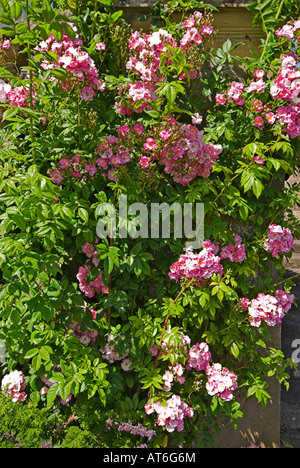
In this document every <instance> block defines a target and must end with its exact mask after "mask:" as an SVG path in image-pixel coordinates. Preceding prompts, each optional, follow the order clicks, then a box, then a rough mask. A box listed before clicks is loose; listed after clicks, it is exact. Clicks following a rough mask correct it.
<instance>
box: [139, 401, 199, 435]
mask: <svg viewBox="0 0 300 468" xmlns="http://www.w3.org/2000/svg"><path fill="white" fill-rule="evenodd" d="M145 412H146V414H152V413H154V412H156V413H157V415H158V418H157V424H158V425H159V426H164V427H165V428H166V431H168V432H174V431H175V429H176V430H177V431H178V432H180V431H182V430H183V429H184V419H185V418H186V417H189V418H191V417H193V415H194V410H193V408H191V407H189V406H188V405H187V404H186V403H185V402H184V401H183V400H182V399H181V398H180V396H179V395H172V396H171V397H170V398H169V399H168V400H167V404H166V405H164V404H162V403H161V402H160V401H158V402H157V403H154V401H153V400H152V401H151V402H150V403H146V405H145Z"/></svg>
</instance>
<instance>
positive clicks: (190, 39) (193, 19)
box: [180, 11, 214, 52]
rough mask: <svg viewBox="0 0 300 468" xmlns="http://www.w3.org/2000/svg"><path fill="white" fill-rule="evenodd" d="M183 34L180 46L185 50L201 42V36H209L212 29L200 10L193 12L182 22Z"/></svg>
mask: <svg viewBox="0 0 300 468" xmlns="http://www.w3.org/2000/svg"><path fill="white" fill-rule="evenodd" d="M183 26H184V31H183V32H184V35H183V37H182V39H181V40H180V48H181V50H182V51H183V52H187V51H188V50H189V49H190V48H191V47H192V46H193V45H196V46H198V45H200V44H202V42H203V36H210V35H211V34H212V33H213V32H214V29H213V27H212V26H211V24H209V23H208V22H207V21H206V19H205V17H204V16H203V14H202V13H201V12H200V11H196V12H194V13H193V15H192V16H190V18H188V19H186V20H185V21H184V23H183Z"/></svg>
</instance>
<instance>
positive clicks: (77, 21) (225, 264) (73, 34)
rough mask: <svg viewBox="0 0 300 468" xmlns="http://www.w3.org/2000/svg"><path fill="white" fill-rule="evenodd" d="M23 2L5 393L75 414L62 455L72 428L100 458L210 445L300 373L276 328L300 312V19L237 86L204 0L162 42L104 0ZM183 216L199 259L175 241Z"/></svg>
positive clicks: (16, 41)
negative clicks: (297, 180) (298, 256)
mask: <svg viewBox="0 0 300 468" xmlns="http://www.w3.org/2000/svg"><path fill="white" fill-rule="evenodd" d="M19 3H20V4H21V6H22V8H23V10H24V11H26V12H27V13H26V14H27V17H28V19H29V20H31V21H32V23H30V22H29V23H28V22H26V24H22V26H21V27H20V26H16V27H15V26H14V25H15V20H17V19H18V11H17V9H15V8H13V6H14V4H12V5H10V6H9V8H11V10H10V14H11V17H12V18H13V20H12V21H10V20H8V17H6V22H5V24H7V29H8V30H11V31H9V34H10V35H9V40H8V39H4V38H1V40H0V54H1V57H0V58H2V57H5V53H6V51H7V50H9V48H14V47H17V46H21V48H22V49H25V50H26V51H27V56H28V57H30V59H29V67H26V68H24V69H21V70H20V73H17V74H16V75H12V74H11V73H10V72H9V71H8V70H5V69H4V68H2V69H1V73H2V76H1V83H0V103H1V110H2V111H3V122H2V124H1V129H0V139H1V143H2V149H1V150H0V151H1V165H0V283H1V286H0V311H1V312H0V340H2V341H3V343H5V349H6V359H5V362H4V363H3V364H1V371H0V372H1V391H2V393H3V395H4V396H5V398H7V399H9V400H11V401H12V403H13V404H20V405H28V407H29V406H30V407H31V408H35V409H36V410H40V411H41V412H43V410H44V409H45V408H47V410H49V409H50V410H52V412H53V415H59V417H60V418H61V419H60V420H61V426H59V427H58V428H53V431H52V432H53V433H52V438H53V441H54V442H55V443H56V446H61V445H62V446H64V443H67V442H63V440H62V439H63V436H62V435H61V428H64V431H67V430H68V429H67V428H68V426H69V425H70V424H71V425H72V424H73V423H74V425H75V426H76V428H74V431H75V432H76V431H78V433H79V434H80V435H81V436H82V437H83V438H84V437H85V436H86V434H89V436H90V437H89V439H88V440H89V443H90V444H91V446H93V447H97V448H106V447H110V448H114V447H132V448H136V447H137V448H146V447H149V448H159V447H160V448H162V447H165V446H166V445H168V446H172V447H183V448H184V447H187V448H189V447H205V446H213V444H214V440H215V435H214V433H213V431H212V429H213V427H215V426H216V427H217V426H218V424H219V421H220V418H223V417H225V418H227V419H228V421H229V422H231V423H232V424H233V426H234V427H237V425H238V421H239V419H240V418H242V417H243V416H244V415H243V412H242V408H241V405H240V401H241V398H242V399H243V398H253V399H256V400H257V401H258V402H260V403H261V404H262V405H266V404H267V403H268V400H269V398H270V395H269V393H268V391H267V389H268V383H267V382H266V376H267V375H268V376H273V378H277V379H278V381H279V383H282V384H284V383H287V380H288V373H287V371H286V369H287V367H288V366H291V367H293V363H292V361H291V360H289V359H286V358H285V357H284V355H283V353H282V352H281V351H280V350H276V349H274V346H273V343H272V341H271V336H270V333H269V332H270V329H271V327H276V326H278V325H279V324H280V323H281V322H282V321H283V320H284V317H285V315H286V314H287V313H288V312H289V310H290V309H291V307H292V304H293V302H294V296H293V294H292V293H291V288H292V286H293V284H294V283H293V281H292V278H291V279H288V278H286V277H285V268H284V267H283V263H284V262H286V263H288V261H289V259H290V258H291V256H292V254H293V249H294V240H295V239H296V238H299V221H298V220H297V219H296V218H295V217H294V215H293V213H292V207H293V206H295V205H296V204H297V203H298V202H299V198H298V189H299V187H298V185H297V184H294V185H292V184H285V183H284V182H285V180H286V179H287V178H288V177H289V176H290V175H293V174H295V173H296V172H297V170H298V168H299V159H298V155H299V150H300V148H299V135H300V131H299V128H300V126H299V110H300V107H299V106H300V105H299V90H300V86H299V83H300V77H299V72H298V55H297V50H298V45H299V30H300V29H299V20H298V19H293V20H291V22H289V23H287V24H286V25H281V26H280V27H279V28H278V29H277V26H276V31H275V32H273V34H274V38H276V39H277V41H278V43H277V45H276V46H275V45H274V47H273V48H272V53H271V55H272V57H273V56H274V57H275V58H274V57H273V58H272V66H271V67H270V60H269V58H268V55H266V56H265V58H264V59H263V56H262V58H261V60H259V61H257V60H256V59H255V57H254V58H252V59H251V60H250V59H249V62H248V63H246V61H243V59H240V61H241V65H242V66H244V68H245V79H242V78H237V77H235V78H234V79H232V80H231V81H230V80H229V78H228V74H227V66H228V64H230V63H232V61H233V56H232V55H231V52H232V50H233V49H234V47H232V44H231V43H230V41H226V42H225V43H224V44H223V45H222V47H220V48H218V49H217V50H216V51H215V50H214V46H215V44H214V40H215V36H216V34H217V32H216V31H215V29H214V25H213V16H212V13H211V11H210V10H209V9H207V8H203V9H202V8H201V11H200V8H192V10H193V12H192V13H191V7H192V6H193V7H195V5H194V4H193V5H192V2H188V4H187V6H186V9H185V8H183V9H182V11H180V17H181V21H180V22H179V23H177V24H175V23H173V22H172V21H171V19H170V18H171V15H170V16H169V17H168V15H165V14H164V12H163V10H161V11H160V13H159V17H160V20H161V22H160V23H159V26H158V27H157V24H158V23H157V22H156V23H155V24H154V27H153V29H151V32H150V33H148V34H146V33H142V32H141V31H132V30H131V29H130V27H129V26H128V24H127V23H126V21H125V20H123V18H122V11H113V10H112V5H110V3H111V2H107V1H105V2H100V4H101V7H99V8H97V9H96V10H95V9H94V6H93V5H92V4H91V3H92V2H90V3H89V5H88V6H87V5H85V4H84V3H85V2H77V3H78V4H77V8H73V6H72V4H71V2H68V7H69V8H68V10H69V11H68V14H65V12H64V9H63V8H61V6H62V2H56V1H55V2H52V6H51V8H50V9H47V5H46V3H47V2H45V5H44V3H43V5H42V6H41V2H38V1H37V0H34V1H32V2H30V6H29V7H28V9H26V4H25V3H26V2H19ZM171 3H172V2H171ZM108 4H109V5H108ZM170 6H172V8H173V7H174V5H173V4H172V5H170ZM38 8H41V11H40V10H38ZM159 8H163V6H162V5H160V6H159ZM37 11H39V13H37ZM172 11H173V10H172ZM10 14H9V13H7V15H8V16H10ZM155 14H158V13H157V11H156V13H155ZM20 15H21V12H20ZM156 20H157V18H156ZM28 24H29V25H30V24H34V25H35V26H34V28H32V29H31V28H29V29H28ZM6 32H7V30H6ZM274 44H275V42H274ZM266 50H268V49H267V48H266ZM208 71H209V73H208ZM124 199H125V200H126V201H127V208H126V209H125V208H124V205H123V204H122V200H124ZM197 204H202V205H203V207H204V210H203V212H204V220H201V222H200V220H199V219H198V218H197V216H196V214H195V213H196V208H197ZM153 205H154V206H156V207H157V205H159V206H160V208H163V207H164V208H166V207H167V208H170V212H169V213H167V214H169V215H170V218H169V220H167V222H168V227H169V228H170V233H169V236H168V237H163V235H160V234H158V235H154V236H152V235H151V234H152V233H151V227H152V224H151V223H152V222H154V218H155V216H154V214H153V213H152V211H151V207H153ZM187 205H189V206H190V207H191V208H192V218H193V222H194V225H195V224H196V226H195V231H193V232H194V233H195V237H196V238H197V234H198V231H199V230H200V227H201V223H202V221H204V226H203V228H204V236H203V239H202V238H201V246H200V248H195V247H192V246H191V245H190V243H191V242H192V240H193V239H192V238H191V237H189V238H188V239H185V238H184V236H182V237H176V236H175V233H176V232H178V229H177V228H178V227H179V225H180V223H179V222H178V217H177V218H176V216H178V212H181V213H182V211H181V209H183V208H184V207H186V206H187ZM105 207H106V209H107V210H108V213H109V215H110V216H109V220H108V222H107V226H106V228H107V230H106V234H107V235H106V236H105V235H104V236H103V235H100V232H99V220H100V221H103V216H104V213H103V208H105ZM139 210H140V211H142V212H143V213H139V214H138V212H139ZM176 210H177V211H176ZM125 211H126V212H125ZM173 211H174V216H173V215H172V216H171V213H173ZM145 212H146V214H145ZM163 215H164V216H162V221H164V222H165V221H166V216H167V215H166V211H164V213H163ZM104 219H105V218H104ZM143 223H145V224H146V226H147V228H148V235H147V233H146V234H145V230H142V229H139V228H140V226H141V225H142V224H143ZM125 228H127V229H125ZM262 350H263V352H261V351H262ZM0 426H1V423H0ZM52 427H53V419H51V418H50V419H49V428H52ZM70 427H72V428H73V426H70ZM71 432H72V431H71V430H70V434H69V433H68V437H67V440H68V441H70V438H71V440H72V441H73V439H72V437H71ZM0 435H1V434H0ZM79 439H80V437H79ZM80 440H81V439H80ZM91 441H92V442H91ZM73 442H74V444H75V443H76V441H73ZM51 443H52V441H44V443H43V446H48V445H49V444H50V445H51Z"/></svg>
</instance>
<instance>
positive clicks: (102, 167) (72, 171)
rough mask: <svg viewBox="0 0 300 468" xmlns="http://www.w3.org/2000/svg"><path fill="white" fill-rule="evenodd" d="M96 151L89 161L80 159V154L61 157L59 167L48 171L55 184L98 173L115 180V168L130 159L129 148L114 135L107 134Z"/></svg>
mask: <svg viewBox="0 0 300 468" xmlns="http://www.w3.org/2000/svg"><path fill="white" fill-rule="evenodd" d="M96 153H97V155H98V156H97V157H96V158H95V159H93V160H90V161H87V160H86V159H84V158H83V159H81V155H80V154H76V155H74V156H72V157H71V158H69V157H67V156H65V157H63V158H62V159H61V160H60V161H59V169H54V170H51V171H50V177H51V179H52V180H53V182H54V183H55V184H60V183H62V182H63V181H64V180H65V179H68V178H70V177H71V178H75V179H78V180H81V181H82V180H85V178H86V177H92V178H93V177H94V176H96V175H97V174H99V175H101V176H102V177H105V178H106V177H107V178H108V179H109V180H116V177H117V172H116V171H117V169H118V168H119V167H121V166H123V165H125V164H126V163H128V162H129V161H130V160H131V156H130V153H129V149H128V148H125V147H124V145H123V144H122V143H121V144H120V142H119V139H118V138H117V137H115V136H109V137H107V138H106V139H105V140H104V141H103V142H102V143H100V144H99V145H98V146H97V148H96Z"/></svg>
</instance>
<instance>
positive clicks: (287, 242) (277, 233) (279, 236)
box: [264, 224, 294, 257]
mask: <svg viewBox="0 0 300 468" xmlns="http://www.w3.org/2000/svg"><path fill="white" fill-rule="evenodd" d="M293 245H294V239H293V236H292V233H291V230H290V229H289V228H285V227H282V226H279V225H277V224H271V225H270V226H269V230H268V235H267V239H266V241H265V243H264V247H265V249H266V250H267V251H268V252H270V253H271V254H272V257H277V256H278V254H279V253H288V252H289V251H290V250H291V249H292V248H293Z"/></svg>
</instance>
